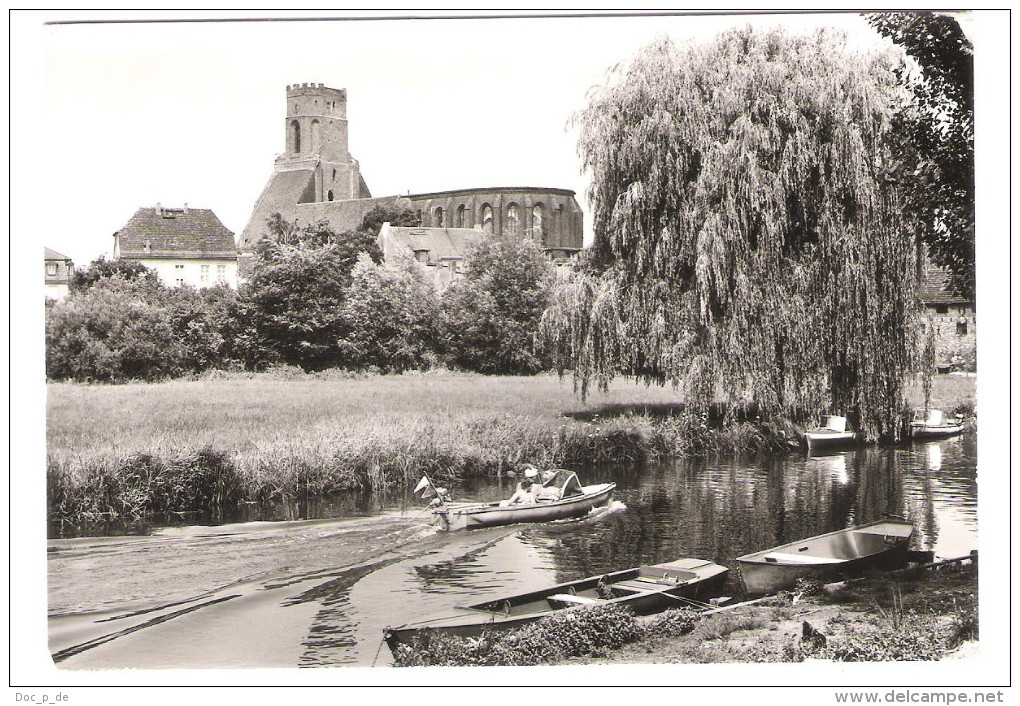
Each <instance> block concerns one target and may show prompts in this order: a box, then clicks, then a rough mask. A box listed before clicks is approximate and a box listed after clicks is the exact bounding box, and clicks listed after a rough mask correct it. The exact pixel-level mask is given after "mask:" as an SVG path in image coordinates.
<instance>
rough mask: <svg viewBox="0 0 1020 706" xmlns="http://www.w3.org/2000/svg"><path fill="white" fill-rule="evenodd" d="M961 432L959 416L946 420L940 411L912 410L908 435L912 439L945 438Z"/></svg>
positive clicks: (961, 423) (961, 426) (961, 424)
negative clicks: (954, 419)
mask: <svg viewBox="0 0 1020 706" xmlns="http://www.w3.org/2000/svg"><path fill="white" fill-rule="evenodd" d="M962 433H963V421H962V420H960V418H959V417H957V418H956V421H954V422H946V421H945V420H944V419H943V418H942V411H941V410H938V409H930V410H928V411H927V412H925V410H923V409H918V410H915V411H914V420H913V421H912V422H910V436H911V438H913V439H945V438H948V437H950V436H956V435H957V434H962Z"/></svg>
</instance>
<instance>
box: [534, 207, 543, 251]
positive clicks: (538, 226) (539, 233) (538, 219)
mask: <svg viewBox="0 0 1020 706" xmlns="http://www.w3.org/2000/svg"><path fill="white" fill-rule="evenodd" d="M531 237H532V238H534V239H535V242H536V243H541V244H543V245H545V232H544V231H543V230H542V204H540V203H536V204H535V206H534V208H532V209H531Z"/></svg>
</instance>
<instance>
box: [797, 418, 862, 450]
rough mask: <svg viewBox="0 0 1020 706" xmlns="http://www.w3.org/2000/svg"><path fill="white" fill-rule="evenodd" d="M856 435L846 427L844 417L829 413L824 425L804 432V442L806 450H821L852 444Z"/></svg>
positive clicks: (855, 439)
mask: <svg viewBox="0 0 1020 706" xmlns="http://www.w3.org/2000/svg"><path fill="white" fill-rule="evenodd" d="M856 441H857V435H856V434H854V433H853V432H852V431H848V430H847V428H846V417H840V416H837V415H831V416H829V417H827V418H826V420H825V426H822V427H817V428H815V429H808V430H807V431H805V432H804V443H805V444H806V445H807V448H808V451H822V450H826V449H838V448H843V447H846V446H852V445H853V444H854V443H856Z"/></svg>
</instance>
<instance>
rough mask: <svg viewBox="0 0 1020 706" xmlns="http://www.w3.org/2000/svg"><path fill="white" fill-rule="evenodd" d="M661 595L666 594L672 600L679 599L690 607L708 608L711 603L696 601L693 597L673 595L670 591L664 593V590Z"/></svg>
mask: <svg viewBox="0 0 1020 706" xmlns="http://www.w3.org/2000/svg"><path fill="white" fill-rule="evenodd" d="M662 595H664V596H666V597H667V598H672V599H673V600H674V601H679V602H680V603H683V604H684V605H688V606H691V607H692V608H702V609H708V608H711V607H712V604H711V603H702V602H701V601H696V600H694V599H693V598H684V597H683V596H674V595H673V594H672V593H665V592H664V593H663V594H662Z"/></svg>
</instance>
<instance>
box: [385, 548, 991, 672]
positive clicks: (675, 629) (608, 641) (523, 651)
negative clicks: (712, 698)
mask: <svg viewBox="0 0 1020 706" xmlns="http://www.w3.org/2000/svg"><path fill="white" fill-rule="evenodd" d="M977 581H978V569H977V565H976V563H971V562H970V561H967V562H965V563H963V564H947V565H943V566H941V567H938V568H937V569H924V568H919V569H914V570H911V571H909V572H905V573H901V574H899V575H888V576H885V577H876V578H872V579H867V580H864V581H858V582H853V583H850V584H846V585H843V586H833V587H826V588H825V589H823V588H822V587H821V586H820V585H815V586H801V587H800V588H799V589H798V590H795V591H793V592H790V593H782V594H779V595H778V596H776V597H772V598H769V599H765V600H763V601H762V602H759V603H754V604H746V605H745V604H740V605H737V606H734V607H732V608H728V609H726V608H724V609H721V610H720V611H719V612H715V613H713V614H708V615H704V616H698V615H697V614H695V613H694V612H693V611H691V610H689V609H680V610H670V611H666V612H665V613H662V614H659V615H654V616H649V617H646V618H634V617H633V616H631V615H629V614H626V613H624V612H621V611H619V610H600V609H594V610H592V611H587V612H586V613H585V614H583V615H576V616H574V617H573V618H570V616H567V615H562V616H556V620H555V621H554V622H549V621H553V618H549V619H547V620H545V621H540V622H539V623H536V624H535V625H533V626H528V627H525V628H521V629H519V630H516V631H513V633H506V634H502V635H501V636H500V639H499V640H493V641H488V640H486V639H485V638H484V637H483V638H481V639H477V638H476V639H473V640H471V639H465V638H456V637H441V636H430V639H428V640H426V641H424V642H423V643H421V645H420V646H418V647H417V648H415V649H411V648H402V651H401V653H400V654H399V655H398V658H397V666H429V665H447V666H463V665H485V664H522V663H523V664H549V665H568V664H569V665H574V664H614V665H618V664H717V663H747V662H782V663H791V662H805V661H808V660H825V661H832V662H884V661H936V660H941V659H945V658H947V657H950V656H952V655H953V654H955V653H956V652H958V651H960V650H961V649H963V650H966V649H973V646H974V645H975V644H976V641H977V639H978V622H977V620H978V590H977ZM593 627H597V628H598V630H597V631H594V632H593V631H592V630H591V628H593ZM553 629H555V631H556V632H557V634H558V639H557V640H556V641H552V642H550V641H549V640H548V639H543V638H545V637H547V635H546V633H548V632H550V630H553ZM575 633H576V637H575ZM572 638H574V639H572ZM550 645H551V647H550ZM533 647H537V649H533Z"/></svg>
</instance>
